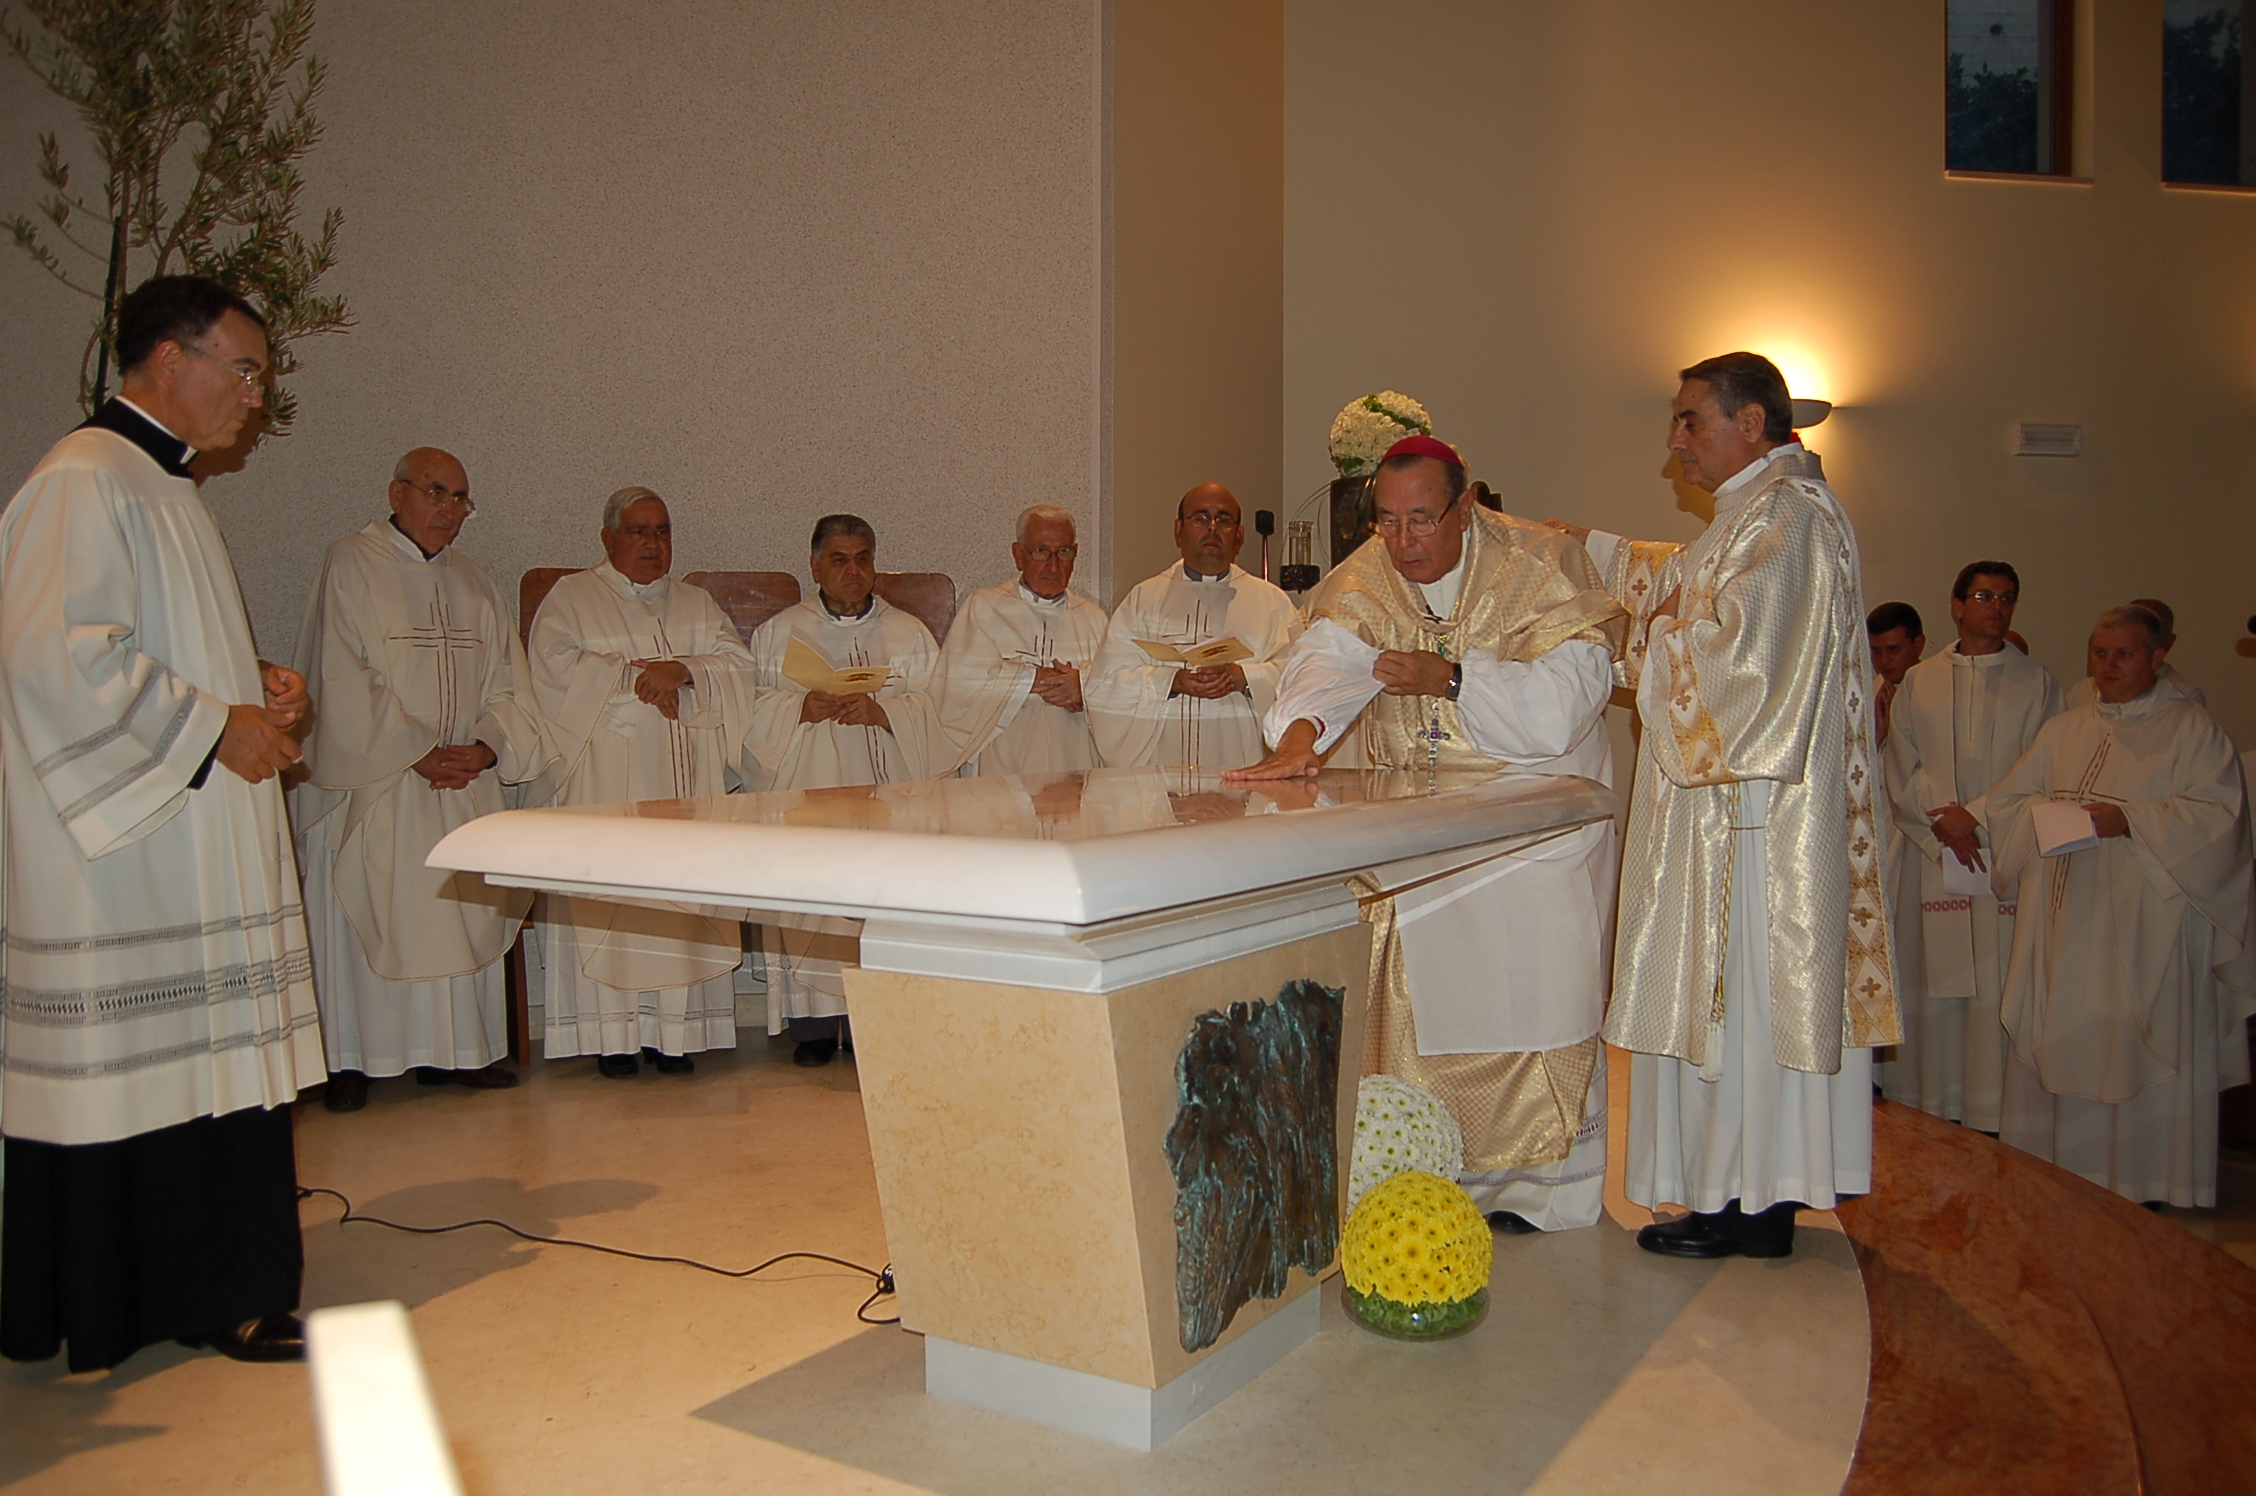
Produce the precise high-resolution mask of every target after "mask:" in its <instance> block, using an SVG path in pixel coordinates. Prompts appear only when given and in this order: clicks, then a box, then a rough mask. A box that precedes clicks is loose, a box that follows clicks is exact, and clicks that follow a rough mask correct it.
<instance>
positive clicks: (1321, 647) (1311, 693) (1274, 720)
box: [1261, 618, 1379, 753]
mask: <svg viewBox="0 0 2256 1496" xmlns="http://www.w3.org/2000/svg"><path fill="white" fill-rule="evenodd" d="M1378 659H1379V651H1378V649H1377V648H1376V647H1375V646H1373V645H1369V644H1365V643H1364V642H1363V641H1362V640H1361V639H1358V638H1356V637H1355V635H1353V634H1351V633H1349V632H1348V631H1347V630H1346V629H1343V628H1341V627H1340V626H1339V625H1338V624H1336V623H1334V622H1332V620H1331V619H1329V618H1319V619H1317V620H1316V621H1315V622H1314V623H1313V624H1311V625H1309V628H1308V632H1306V633H1304V634H1302V635H1301V636H1300V637H1299V638H1298V639H1296V640H1295V641H1293V647H1292V649H1291V651H1290V652H1289V653H1287V654H1286V656H1285V674H1284V679H1283V681H1282V682H1281V683H1280V684H1279V685H1278V687H1277V700H1276V704H1275V705H1273V706H1271V707H1270V708H1269V712H1268V715H1266V716H1265V717H1263V718H1262V719H1261V735H1262V736H1263V737H1264V738H1266V739H1267V740H1268V742H1269V746H1270V747H1272V748H1274V747H1275V746H1277V744H1278V742H1279V741H1280V740H1281V739H1283V737H1284V735H1285V729H1286V728H1288V727H1290V726H1292V725H1293V723H1295V722H1297V721H1299V720H1300V719H1301V718H1303V717H1305V718H1307V719H1308V720H1309V721H1311V722H1313V723H1315V724H1316V729H1317V731H1316V751H1317V752H1318V753H1323V752H1326V751H1328V750H1329V749H1330V748H1331V746H1332V745H1333V744H1334V743H1337V742H1338V741H1339V740H1340V735H1341V734H1342V733H1344V732H1346V731H1347V729H1348V728H1349V727H1350V726H1352V725H1353V724H1354V722H1355V719H1356V718H1357V717H1358V716H1360V715H1361V714H1362V711H1363V708H1365V707H1367V706H1369V705H1370V704H1371V702H1372V699H1373V698H1375V697H1376V696H1377V695H1378V694H1379V683H1378V680H1377V679H1376V678H1375V677H1374V676H1373V675H1372V674H1371V667H1372V666H1373V665H1375V664H1377V663H1378Z"/></svg>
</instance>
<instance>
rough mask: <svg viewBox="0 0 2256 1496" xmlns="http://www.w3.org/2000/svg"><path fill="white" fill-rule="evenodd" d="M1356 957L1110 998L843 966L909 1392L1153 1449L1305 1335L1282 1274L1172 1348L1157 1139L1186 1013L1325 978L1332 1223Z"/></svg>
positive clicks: (1168, 1214) (1355, 1024)
mask: <svg viewBox="0 0 2256 1496" xmlns="http://www.w3.org/2000/svg"><path fill="white" fill-rule="evenodd" d="M1350 907H1352V906H1350ZM1348 917H1349V918H1352V915H1349V916H1348ZM1369 961H1370V932H1369V930H1368V929H1367V928H1366V927H1365V926H1363V925H1361V924H1359V923H1353V924H1348V925H1346V926H1344V927H1342V928H1335V929H1333V930H1330V931H1327V932H1325V933H1322V934H1318V935H1314V936H1308V937H1304V938H1301V939H1297V940H1293V941H1291V942H1289V943H1287V944H1283V945H1279V946H1275V947H1272V948H1270V949H1267V950H1259V951H1253V952H1249V953H1247V954H1244V955H1238V956H1233V957H1229V958H1227V959H1224V960H1221V961H1218V962H1215V963H1214V964H1211V965H1208V966H1203V967H1200V968H1197V969H1196V970H1192V971H1188V972H1182V973H1178V974H1175V975H1171V976H1166V977H1161V978H1158V979H1155V980H1152V981H1147V982H1142V983H1138V984H1136V985H1134V986H1129V987H1123V988H1120V989H1119V990H1116V991H1112V992H1072V991H1062V990H1057V989H1052V988H1037V987H1024V986H1012V985H1006V984H1003V983H993V982H978V981H967V980H962V979H960V978H953V977H930V976H916V975H910V974H906V973H900V972H887V971H870V970H866V969H864V970H851V971H849V972H848V973H847V994H848V1005H849V1007H850V1008H851V1010H852V1012H853V1015H854V1045H855V1061H856V1068H857V1069H858V1070H859V1072H860V1077H861V1091H862V1106H863V1112H864V1115H865V1117H866V1118H867V1121H868V1126H869V1139H870V1153H871V1157H872V1161H873V1163H874V1165H875V1169H876V1175H877V1190H878V1199H879V1203H880V1205H881V1206H882V1207H883V1210H884V1216H885V1234H886V1242H887V1246H888V1248H889V1250H890V1252H891V1255H892V1260H893V1269H894V1276H895V1281H896V1282H897V1284H898V1285H899V1291H898V1296H897V1298H898V1303H899V1306H900V1311H901V1323H902V1325H903V1326H904V1327H905V1328H908V1329H911V1330H915V1331H918V1332H920V1333H922V1334H924V1335H925V1336H926V1337H927V1339H926V1347H925V1367H926V1382H927V1387H928V1390H930V1391H932V1392H933V1393H935V1394H937V1395H939V1396H944V1397H948V1398H951V1399H954V1400H957V1401H961V1402H969V1403H974V1404H977V1405H978V1406H981V1407H987V1408H994V1409H997V1410H999V1411H1003V1412H1009V1413H1013V1414H1016V1415H1018V1416H1021V1417H1025V1418H1029V1419H1032V1420H1034V1421H1036V1422H1039V1423H1045V1424H1049V1425H1051V1426H1053V1427H1058V1428H1066V1429H1072V1430H1074V1431H1076V1432H1080V1433H1084V1434H1089V1435H1092V1436H1094V1437H1097V1438H1102V1439H1108V1440H1111V1441H1113V1442H1116V1443H1121V1444H1127V1445H1130V1446H1131V1447H1134V1448H1139V1449H1149V1448H1152V1447H1154V1446H1155V1445H1157V1444H1158V1443H1160V1442H1162V1441H1164V1440H1165V1439H1166V1438H1168V1437H1169V1436H1170V1435H1172V1434H1173V1433H1175V1432H1176V1431H1177V1430H1179V1429H1181V1428H1182V1427H1183V1426H1184V1425H1186V1424H1188V1423H1189V1422H1190V1421H1191V1420H1192V1419H1194V1418H1196V1417H1198V1416H1199V1414H1201V1413H1203V1412H1205V1411H1206V1410H1207V1409H1208V1408H1210V1407H1212V1406H1214V1405H1215V1404H1216V1403H1217V1402H1219V1401H1220V1400H1221V1399H1222V1398H1223V1397H1225V1396H1227V1395H1228V1394H1229V1393H1230V1392H1231V1391H1234V1390H1235V1389H1236V1388H1238V1387H1240V1386H1243V1385H1244V1384H1245V1383H1247V1382H1248V1381H1251V1380H1252V1379H1253V1377H1255V1376H1256V1375H1258V1374H1259V1373H1260V1372H1261V1371H1262V1370H1263V1369H1264V1368H1265V1367H1267V1366H1269V1365H1271V1364H1272V1363H1274V1362H1275V1361H1276V1360H1278V1359H1279V1358H1280V1357H1282V1356H1283V1355H1285V1354H1286V1353H1287V1352H1289V1351H1290V1350H1291V1349H1292V1348H1293V1347H1294V1346H1297V1345H1299V1344H1300V1343H1301V1342H1302V1341H1304V1340H1306V1339H1307V1338H1309V1336H1311V1335H1313V1334H1314V1333H1315V1329H1316V1316H1317V1302H1318V1301H1317V1297H1316V1295H1315V1294H1313V1293H1312V1292H1311V1290H1312V1289H1314V1288H1315V1287H1316V1285H1317V1282H1318V1280H1319V1278H1320V1277H1321V1276H1323V1274H1317V1275H1313V1276H1312V1275H1310V1274H1308V1273H1305V1272H1302V1271H1301V1270H1299V1269H1297V1268H1296V1269H1294V1270H1292V1272H1291V1274H1290V1281H1289V1282H1288V1284H1287V1286H1286V1289H1285V1292H1284V1294H1283V1295H1282V1296H1281V1297H1279V1298H1276V1299H1253V1300H1251V1301H1249V1302H1248V1303H1246V1304H1245V1305H1243V1306H1242V1307H1240V1308H1239V1309H1238V1310H1237V1312H1236V1315H1235V1316H1234V1318H1233V1319H1232V1320H1231V1322H1230V1325H1229V1327H1228V1328H1227V1329H1226V1330H1224V1331H1223V1333H1222V1336H1221V1338H1220V1339H1219V1340H1218V1341H1217V1342H1216V1343H1215V1344H1214V1345H1212V1346H1210V1347H1207V1348H1206V1349H1204V1350H1201V1351H1198V1352H1190V1351H1186V1350H1184V1349H1183V1347H1182V1341H1181V1334H1180V1316H1179V1314H1178V1310H1177V1305H1176V1295H1175V1268H1176V1251H1175V1194H1176V1191H1175V1180H1174V1175H1173V1173H1172V1172H1171V1170H1170V1168H1169V1165H1168V1161H1167V1155H1166V1153H1165V1151H1164V1148H1163V1143H1164V1140H1165V1138H1166V1136H1167V1131H1168V1128H1169V1127H1170V1126H1171V1125H1172V1124H1173V1122H1174V1120H1175V1115H1176V1109H1177V1097H1176V1083H1175V1064H1176V1059H1177V1056H1178V1055H1180V1053H1181V1052H1182V1049H1183V1045H1184V1042H1185V1041H1186V1040H1187V1039H1188V1038H1189V1037H1190V1034H1191V1025H1192V1021H1193V1020H1194V1019H1195V1018H1196V1017H1197V1016H1198V1015H1199V1014H1201V1013H1204V1012H1207V1011H1209V1010H1211V1009H1222V1008H1227V1007H1228V1006H1229V1005H1230V1004H1231V1003H1234V1002H1248V1003H1250V1002H1275V1001H1276V999H1277V995H1278V993H1279V991H1280V990H1281V989H1283V988H1284V987H1285V986H1286V984H1288V983H1290V982H1295V981H1301V980H1313V981H1316V982H1319V983H1321V984H1322V985H1324V986H1325V987H1331V988H1339V989H1341V990H1342V992H1343V994H1344V996H1343V999H1342V1003H1341V1013H1340V1056H1341V1062H1340V1069H1339V1077H1338V1089H1337V1093H1336V1094H1337V1105H1338V1112H1337V1120H1336V1127H1335V1136H1334V1145H1335V1148H1336V1150H1337V1158H1338V1169H1337V1178H1338V1189H1339V1193H1340V1202H1341V1203H1340V1217H1341V1219H1342V1220H1344V1219H1345V1217H1346V1205H1345V1200H1346V1191H1347V1171H1348V1162H1349V1159H1350V1157H1351V1155H1352V1151H1353V1143H1354V1122H1355V1087H1356V1080H1357V1074H1356V1072H1357V1062H1358V1060H1359V1059H1360V1057H1361V1055H1362V1052H1363V1019H1364V1005H1365V1000H1366V985H1367V979H1368V971H1369ZM1329 1271H1330V1267H1329V1266H1327V1268H1326V1269H1325V1272H1327V1273H1328V1272H1329Z"/></svg>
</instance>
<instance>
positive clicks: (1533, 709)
mask: <svg viewBox="0 0 2256 1496" xmlns="http://www.w3.org/2000/svg"><path fill="white" fill-rule="evenodd" d="M1464 671H1465V675H1464V684H1463V686H1462V687H1461V688H1460V689H1459V691H1458V693H1457V720H1458V721H1459V722H1461V723H1462V724H1464V728H1465V736H1466V738H1467V739H1468V740H1469V741H1470V742H1471V743H1472V745H1473V748H1474V749H1475V750H1476V751H1478V752H1480V753H1483V754H1485V755H1487V756H1488V757H1490V758H1499V759H1502V760H1504V761H1505V762H1506V763H1514V764H1533V763H1541V762H1543V761H1544V760H1546V759H1553V758H1559V757H1561V756H1563V755H1564V754H1565V753H1566V752H1567V751H1568V750H1569V749H1571V748H1572V747H1574V745H1575V744H1577V743H1579V742H1581V741H1582V737H1583V734H1584V733H1586V732H1588V731H1589V730H1590V725H1591V723H1593V722H1595V721H1597V720H1598V718H1599V716H1600V715H1601V714H1602V713H1604V711H1605V710H1606V702H1607V699H1608V698H1609V697H1611V696H1612V695H1613V690H1614V661H1613V655H1612V653H1611V652H1610V651H1609V650H1608V649H1607V648H1606V646H1605V645H1603V644H1593V643H1590V642H1589V641H1587V640H1582V639H1570V640H1568V641H1567V642H1566V643H1564V644H1561V645H1559V646H1558V647H1557V648H1555V649H1553V650H1552V651H1551V652H1550V653H1548V654H1546V655H1544V656H1543V657H1542V658H1541V659H1538V660H1524V661H1523V660H1499V659H1497V658H1496V656H1494V655H1492V654H1489V653H1488V652H1487V651H1485V650H1474V651H1472V652H1471V653H1469V654H1467V655H1466V656H1465V659H1464ZM1304 715H1305V714H1304Z"/></svg>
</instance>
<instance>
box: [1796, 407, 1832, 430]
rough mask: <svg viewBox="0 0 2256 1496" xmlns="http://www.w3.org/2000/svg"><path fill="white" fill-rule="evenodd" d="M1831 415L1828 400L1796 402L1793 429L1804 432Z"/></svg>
mask: <svg viewBox="0 0 2256 1496" xmlns="http://www.w3.org/2000/svg"><path fill="white" fill-rule="evenodd" d="M1831 414H1833V402H1832V401H1830V400H1796V401H1795V402H1794V429H1795V430H1796V431H1806V430H1808V429H1809V428H1810V427H1812V426H1815V425H1818V424H1819V423H1821V422H1822V421H1824V419H1825V418H1826V417H1827V416H1829V415H1831Z"/></svg>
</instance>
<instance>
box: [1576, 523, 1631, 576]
mask: <svg viewBox="0 0 2256 1496" xmlns="http://www.w3.org/2000/svg"><path fill="white" fill-rule="evenodd" d="M1621 543H1622V538H1621V537H1620V536H1619V535H1615V534H1613V533H1611V532H1610V531H1606V530H1592V531H1591V532H1590V533H1589V534H1588V535H1586V536H1584V537H1583V541H1582V548H1583V549H1584V550H1586V551H1588V552H1590V564H1591V565H1593V566H1595V567H1597V568H1598V575H1600V576H1604V575H1605V574H1606V573H1607V571H1608V570H1609V569H1610V568H1611V567H1612V566H1613V564H1614V552H1615V551H1617V550H1619V549H1620V548H1621Z"/></svg>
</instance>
